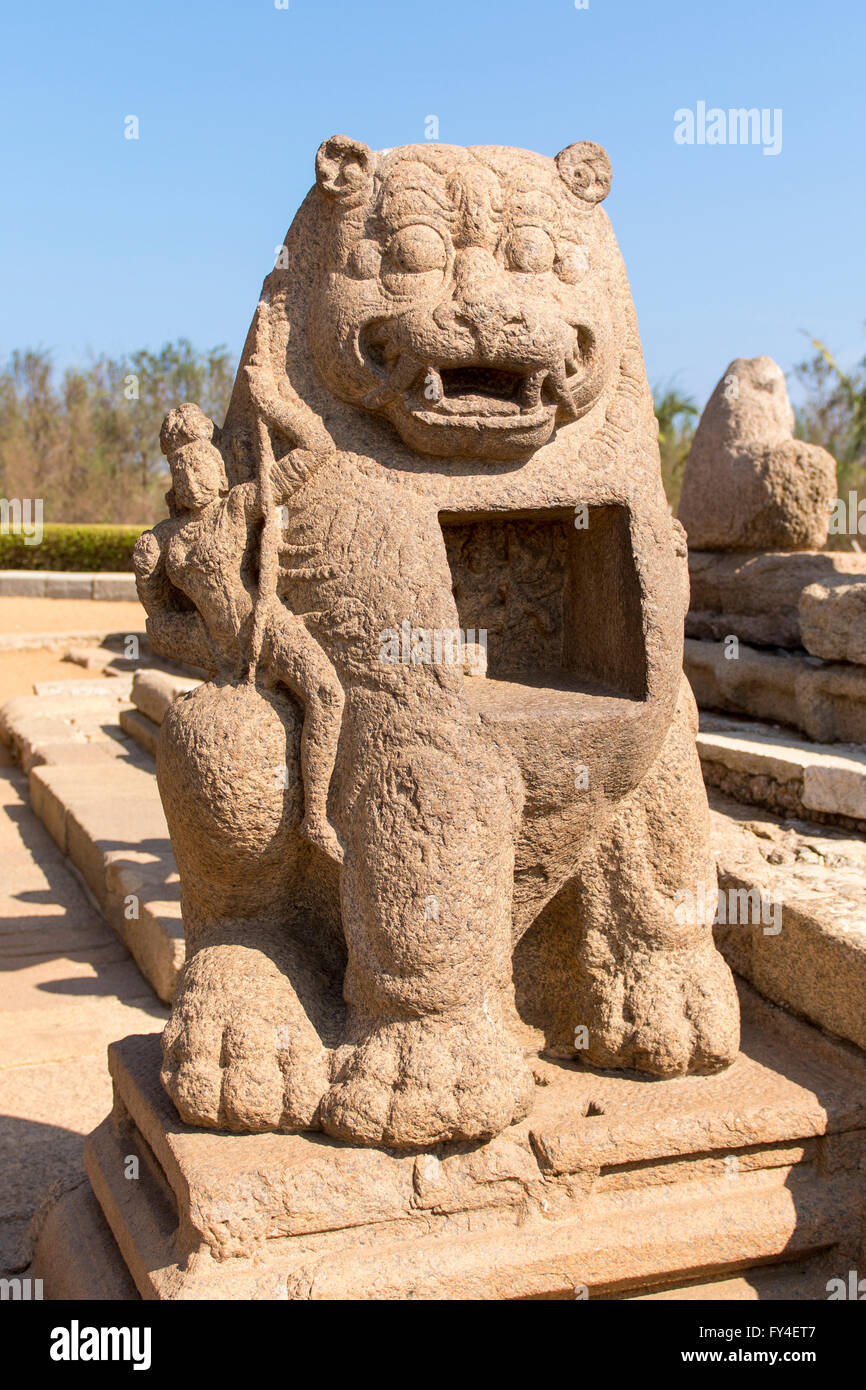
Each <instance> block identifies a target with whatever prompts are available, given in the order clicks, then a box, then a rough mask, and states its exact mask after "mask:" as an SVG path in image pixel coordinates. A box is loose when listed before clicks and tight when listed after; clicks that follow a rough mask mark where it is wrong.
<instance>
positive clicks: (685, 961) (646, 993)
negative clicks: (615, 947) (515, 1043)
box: [579, 942, 740, 1076]
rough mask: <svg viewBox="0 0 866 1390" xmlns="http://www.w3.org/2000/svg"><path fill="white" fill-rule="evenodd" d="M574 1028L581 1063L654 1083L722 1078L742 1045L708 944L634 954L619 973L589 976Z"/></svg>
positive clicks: (726, 973) (726, 981)
mask: <svg viewBox="0 0 866 1390" xmlns="http://www.w3.org/2000/svg"><path fill="white" fill-rule="evenodd" d="M580 1012H581V1013H582V1015H583V1016H582V1017H581V1018H580V1020H579V1022H580V1023H582V1024H585V1025H586V1029H587V1034H588V1045H587V1047H586V1049H585V1050H582V1051H581V1052H580V1057H581V1059H582V1060H584V1061H587V1062H589V1063H591V1064H592V1065H593V1066H597V1067H615V1068H620V1069H622V1068H633V1069H634V1070H635V1071H643V1072H649V1073H650V1074H651V1075H653V1076H683V1075H685V1074H686V1073H689V1072H699V1073H707V1072H715V1071H721V1070H722V1068H724V1067H727V1066H729V1065H730V1063H731V1062H733V1060H734V1058H735V1057H736V1055H737V1052H738V1050H739V1045H740V1012H739V1002H738V999H737V993H736V989H735V987H734V980H733V976H732V975H731V972H730V970H729V969H728V966H727V965H726V963H725V961H724V960H723V959H722V957H721V956H720V955H719V953H718V952H717V951H716V950H715V948H714V946H713V945H712V943H711V942H708V943H707V945H706V946H701V947H699V948H694V947H692V948H690V949H688V950H655V951H636V952H635V954H634V956H633V957H632V958H631V959H630V960H629V962H628V965H627V967H626V969H625V971H624V972H623V973H621V974H617V973H615V972H611V973H599V974H598V975H596V976H593V975H592V974H590V975H588V977H587V978H586V980H585V982H584V990H583V997H582V1003H581V1009H580Z"/></svg>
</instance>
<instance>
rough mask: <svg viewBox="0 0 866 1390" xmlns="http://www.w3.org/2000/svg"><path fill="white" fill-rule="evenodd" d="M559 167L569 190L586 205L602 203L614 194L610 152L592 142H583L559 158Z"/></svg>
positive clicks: (561, 153) (567, 150)
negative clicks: (611, 188)
mask: <svg viewBox="0 0 866 1390" xmlns="http://www.w3.org/2000/svg"><path fill="white" fill-rule="evenodd" d="M556 167H557V169H558V170H559V174H560V177H561V179H562V181H563V183H564V184H565V185H566V187H567V188H569V189H570V190H571V192H572V193H573V194H574V196H575V197H576V198H580V199H582V201H583V202H585V203H600V202H601V200H602V198H606V197H607V195H608V193H609V192H610V185H611V181H612V179H613V174H612V171H611V167H610V157H609V155H608V153H607V150H605V149H602V147H601V145H596V144H594V142H593V141H592V140H579V141H578V142H577V144H576V145H568V146H567V147H566V149H564V150H560V151H559V154H558V155H557V156H556Z"/></svg>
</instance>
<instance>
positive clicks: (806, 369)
mask: <svg viewBox="0 0 866 1390" xmlns="http://www.w3.org/2000/svg"><path fill="white" fill-rule="evenodd" d="M806 336H807V337H808V338H809V341H810V343H811V344H812V347H813V348H814V349H815V352H814V354H813V356H812V357H810V358H807V359H806V360H805V361H803V362H800V363H798V364H797V366H796V367H795V368H794V375H795V377H796V378H797V380H798V381H799V383H800V386H801V387H802V389H803V392H804V400H803V402H802V404H801V405H799V406H798V407H797V409H796V411H795V415H796V421H797V423H796V434H797V435H798V437H799V438H800V439H805V440H807V441H808V442H809V443H811V444H820V445H822V447H823V448H825V449H827V450H828V451H829V452H830V453H831V454H832V455H833V457H834V458H835V460H836V471H837V477H838V480H839V492H840V495H841V496H845V495H846V494H847V492H848V490H849V489H852V488H853V489H854V490H855V491H858V490H859V491H862V490H863V489H864V485H866V357H864V358H863V360H862V361H861V362H860V363H859V364H858V366H857V367H855V369H854V371H853V372H852V373H850V374H849V373H846V372H843V371H842V369H841V367H840V366H839V364H838V363H837V361H836V359H835V357H834V355H833V353H832V352H831V351H830V349H829V348H828V347H826V346H825V344H824V343H823V342H821V340H820V338H813V337H811V336H810V335H809V334H807V335H806Z"/></svg>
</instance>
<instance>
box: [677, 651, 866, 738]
mask: <svg viewBox="0 0 866 1390" xmlns="http://www.w3.org/2000/svg"><path fill="white" fill-rule="evenodd" d="M728 633H729V634H731V635H732V636H737V628H736V627H730V628H729V629H728ZM723 635H726V634H723ZM683 667H684V670H685V673H686V675H687V676H688V678H689V682H690V684H691V687H692V690H693V691H694V694H695V699H696V700H697V702H698V706H699V707H700V709H702V710H719V711H722V712H723V713H726V714H735V715H748V716H750V717H751V718H753V719H763V720H767V721H769V722H772V723H778V724H787V725H790V727H791V728H793V729H799V730H801V731H802V732H803V733H804V734H806V735H807V736H808V737H809V738H811V739H815V740H816V741H818V742H820V743H836V742H840V743H866V668H864V667H862V666H853V665H848V664H845V663H842V662H831V663H828V662H825V661H822V660H821V658H820V657H817V656H808V655H807V654H806V653H805V652H802V651H800V652H796V651H790V652H789V651H760V650H758V649H757V648H756V647H751V646H749V645H748V644H747V643H746V642H744V641H743V640H742V639H741V638H740V637H737V646H736V647H733V646H732V644H730V643H728V642H725V641H718V642H710V641H697V640H694V639H692V638H686V641H685V645H684V650H683Z"/></svg>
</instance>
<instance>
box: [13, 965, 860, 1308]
mask: <svg viewBox="0 0 866 1390" xmlns="http://www.w3.org/2000/svg"><path fill="white" fill-rule="evenodd" d="M743 1006H744V1036H743V1051H742V1053H741V1055H740V1056H739V1057H738V1059H737V1061H736V1062H735V1064H734V1065H733V1066H732V1067H731V1068H729V1069H728V1071H727V1072H724V1073H722V1074H720V1075H718V1076H713V1077H685V1078H679V1079H675V1080H670V1081H658V1080H652V1079H638V1078H636V1077H635V1076H634V1075H633V1074H627V1073H613V1072H604V1073H603V1072H597V1071H591V1070H588V1069H583V1068H581V1067H580V1066H578V1065H576V1064H568V1063H554V1062H552V1061H548V1060H546V1059H543V1058H542V1059H538V1060H537V1062H536V1063H535V1067H536V1077H537V1081H538V1086H537V1090H536V1103H535V1107H534V1110H533V1112H532V1114H531V1115H530V1117H529V1118H528V1119H527V1120H526V1121H524V1122H523V1123H522V1124H520V1125H516V1126H513V1127H512V1128H511V1129H509V1130H508V1131H506V1132H505V1133H504V1134H502V1135H500V1136H499V1137H498V1138H497V1139H495V1140H493V1141H492V1142H491V1143H489V1144H485V1145H453V1144H452V1145H440V1146H437V1147H436V1148H435V1149H434V1150H431V1151H429V1152H424V1153H394V1152H390V1151H386V1150H381V1149H360V1148H354V1147H351V1146H347V1145H344V1144H340V1143H338V1142H337V1141H334V1140H331V1139H329V1138H327V1137H326V1136H323V1135H320V1134H315V1135H314V1134H293V1135H275V1134H266V1135H232V1134H228V1133H222V1132H211V1131H203V1130H194V1129H191V1128H189V1127H188V1126H185V1125H183V1124H181V1123H180V1121H179V1120H178V1118H177V1116H176V1114H175V1112H174V1109H173V1107H172V1106H171V1103H170V1102H169V1100H168V1099H167V1097H166V1096H165V1094H164V1092H163V1091H162V1088H161V1086H160V1084H159V1080H158V1066H159V1042H158V1039H156V1038H153V1037H147V1036H142V1037H132V1038H127V1039H125V1040H124V1041H123V1042H121V1043H117V1044H114V1045H113V1046H112V1047H111V1048H110V1049H109V1065H110V1069H111V1073H112V1077H113V1080H114V1087H115V1107H114V1110H113V1112H112V1115H111V1116H110V1117H109V1118H108V1119H107V1120H106V1121H105V1122H104V1123H103V1124H102V1125H101V1126H100V1127H99V1128H98V1129H97V1130H96V1131H95V1132H94V1134H93V1135H92V1136H91V1138H90V1139H89V1141H88V1144H87V1151H86V1164H87V1172H88V1175H89V1178H90V1182H91V1184H92V1189H93V1192H94V1194H95V1196H96V1198H97V1201H98V1203H99V1206H100V1209H101V1212H102V1214H103V1216H104V1218H105V1219H106V1221H107V1223H108V1226H109V1227H110V1229H111V1232H112V1235H113V1238H114V1241H115V1242H116V1245H117V1248H118V1250H119V1251H120V1252H122V1257H123V1262H124V1263H125V1265H126V1268H127V1269H128V1271H129V1273H130V1274H131V1276H132V1278H133V1280H134V1283H135V1285H136V1287H137V1289H138V1292H139V1294H140V1295H141V1297H143V1298H146V1299H211V1298H218V1299H248V1298H253V1299H399V1300H404V1299H422V1300H437V1299H448V1300H454V1299H513V1298H523V1299H525V1298H530V1299H538V1298H563V1297H575V1296H578V1297H580V1296H584V1291H588V1294H589V1296H590V1297H614V1298H617V1297H629V1296H634V1295H637V1294H649V1293H652V1292H658V1291H663V1290H665V1289H671V1288H675V1287H677V1286H682V1285H692V1286H699V1285H701V1284H707V1285H708V1286H712V1285H715V1284H716V1283H718V1282H719V1281H723V1280H729V1279H732V1278H734V1277H735V1276H737V1275H741V1274H742V1273H743V1272H744V1271H749V1270H754V1269H755V1268H757V1267H763V1266H775V1265H780V1264H781V1265H794V1264H797V1263H802V1262H803V1261H806V1260H815V1259H816V1258H820V1259H821V1260H822V1261H823V1262H824V1264H825V1266H826V1267H827V1268H830V1269H831V1270H832V1271H836V1266H838V1271H836V1272H838V1273H839V1275H840V1276H847V1272H848V1270H849V1269H850V1268H853V1267H856V1261H857V1260H858V1259H862V1256H863V1253H864V1252H863V1250H862V1249H861V1231H862V1218H863V1211H864V1198H866V1059H864V1058H863V1057H862V1056H861V1055H860V1054H858V1053H856V1052H855V1051H854V1049H850V1048H846V1047H845V1045H844V1044H837V1043H834V1042H832V1041H831V1040H829V1039H828V1038H826V1037H824V1036H823V1035H822V1034H820V1033H819V1032H817V1030H815V1029H813V1028H811V1027H809V1025H807V1024H804V1023H801V1022H798V1021H797V1020H795V1019H792V1018H790V1017H789V1016H787V1015H785V1014H783V1013H782V1012H781V1011H779V1010H777V1009H774V1008H773V1007H772V1006H771V1005H768V1004H766V1003H764V1002H763V1001H761V1000H760V999H759V998H758V997H757V996H756V995H754V994H753V992H752V991H750V990H749V989H748V988H747V987H745V988H744V998H743ZM131 1158H135V1159H137V1160H138V1161H137V1165H136V1164H131V1163H130V1159H131ZM136 1170H137V1174H138V1175H137V1177H130V1176H128V1175H129V1174H130V1173H131V1172H134V1171H136ZM48 1230H49V1228H48V1226H47V1225H46V1226H45V1227H44V1232H45V1233H44V1234H43V1236H42V1237H40V1239H39V1241H38V1242H37V1257H36V1268H37V1271H38V1273H39V1276H40V1277H42V1278H43V1279H44V1280H45V1281H46V1290H45V1291H46V1296H47V1297H55V1296H57V1295H56V1294H55V1291H54V1290H55V1287H57V1286H58V1285H57V1284H55V1275H54V1274H53V1273H52V1270H53V1268H54V1265H55V1263H56V1259H55V1258H54V1257H53V1255H52V1250H51V1242H50V1240H49V1239H48V1238H47V1233H48ZM65 1257H66V1258H67V1259H68V1258H70V1253H69V1251H68V1247H67V1251H66V1256H65ZM65 1278H66V1281H67V1283H69V1281H70V1280H71V1279H72V1276H71V1275H70V1274H69V1273H68V1272H67V1274H66V1276H65ZM76 1278H77V1276H76ZM96 1296H98V1295H96ZM671 1296H676V1295H675V1294H672V1295H671ZM696 1296H697V1295H696ZM707 1296H708V1297H713V1296H714V1295H713V1294H711V1293H710V1294H708V1295H707ZM743 1296H748V1295H745V1294H744V1295H743Z"/></svg>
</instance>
